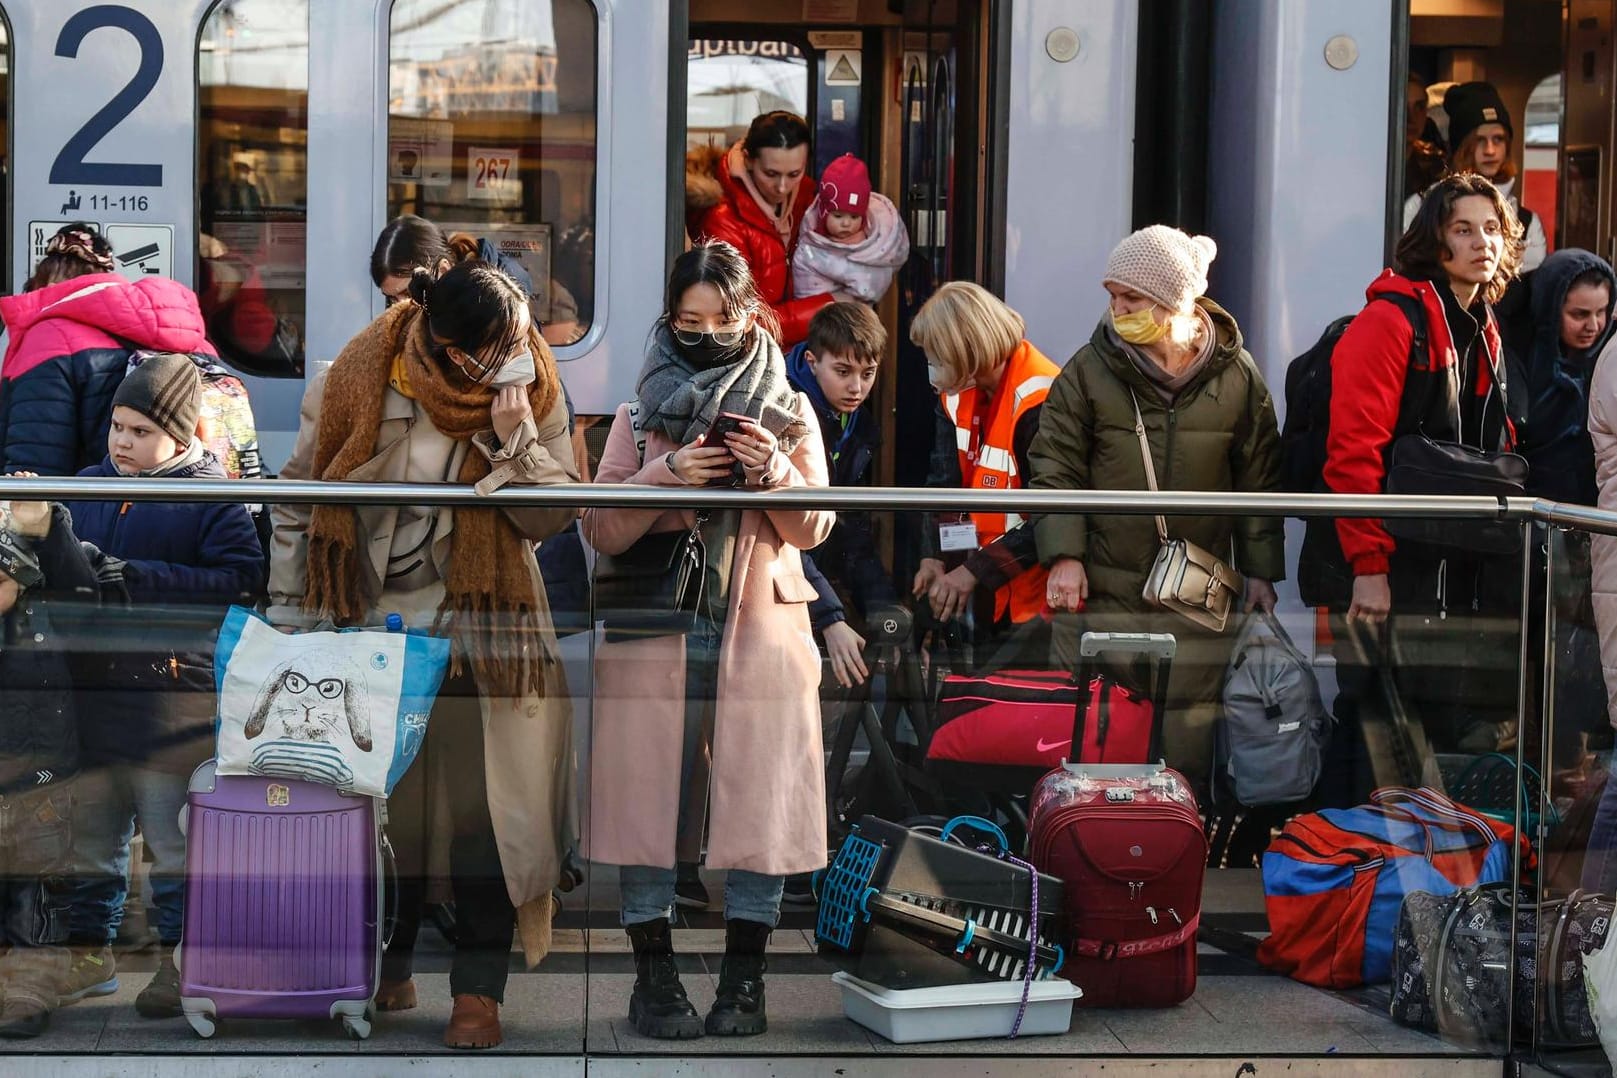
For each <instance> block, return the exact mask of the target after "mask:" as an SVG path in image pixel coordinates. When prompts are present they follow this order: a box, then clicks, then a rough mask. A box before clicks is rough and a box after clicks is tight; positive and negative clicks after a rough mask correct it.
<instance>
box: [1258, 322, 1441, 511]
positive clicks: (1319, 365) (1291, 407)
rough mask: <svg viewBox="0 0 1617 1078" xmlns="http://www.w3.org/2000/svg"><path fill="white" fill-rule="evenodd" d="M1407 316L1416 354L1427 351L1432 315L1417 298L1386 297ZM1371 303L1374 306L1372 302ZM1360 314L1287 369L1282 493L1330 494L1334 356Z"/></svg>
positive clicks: (1333, 327)
mask: <svg viewBox="0 0 1617 1078" xmlns="http://www.w3.org/2000/svg"><path fill="white" fill-rule="evenodd" d="M1376 299H1381V300H1386V301H1387V302H1389V303H1392V304H1394V305H1396V306H1397V307H1398V309H1399V310H1401V311H1403V312H1404V317H1405V318H1407V319H1409V324H1410V325H1411V326H1412V327H1414V330H1415V336H1414V339H1413V341H1412V342H1411V343H1410V354H1411V355H1414V356H1418V355H1420V354H1422V353H1423V352H1424V351H1425V350H1426V314H1425V311H1424V309H1423V308H1422V306H1421V303H1420V301H1419V300H1418V299H1415V298H1414V297H1412V296H1398V295H1381V296H1377V297H1376ZM1371 302H1374V300H1372V301H1371ZM1356 317H1358V316H1357V315H1351V314H1350V315H1344V316H1343V317H1341V318H1338V319H1337V320H1336V321H1334V322H1332V323H1331V324H1330V325H1328V326H1326V327H1325V332H1324V333H1322V334H1320V337H1319V340H1317V341H1315V342H1314V344H1313V347H1311V348H1309V349H1308V351H1306V352H1304V353H1303V354H1302V355H1300V356H1298V357H1297V358H1296V359H1294V360H1292V361H1291V363H1290V364H1289V365H1288V366H1287V367H1286V423H1285V426H1284V427H1282V428H1281V431H1280V451H1281V457H1280V459H1281V465H1280V488H1281V489H1282V490H1285V491H1287V492H1289V493H1293V494H1314V493H1317V492H1320V491H1323V490H1324V489H1325V478H1324V476H1325V447H1326V440H1327V437H1328V435H1329V434H1330V429H1331V354H1332V353H1333V352H1335V351H1336V344H1337V342H1338V341H1340V340H1341V339H1342V334H1343V333H1345V332H1347V328H1348V325H1349V324H1350V323H1352V321H1353V319H1354V318H1356Z"/></svg>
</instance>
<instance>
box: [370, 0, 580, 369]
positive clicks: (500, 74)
mask: <svg viewBox="0 0 1617 1078" xmlns="http://www.w3.org/2000/svg"><path fill="white" fill-rule="evenodd" d="M596 36H597V28H596V14H595V10H594V8H593V7H592V5H591V4H589V3H588V2H587V0H526V2H521V3H518V2H516V0H450V2H444V0H398V2H396V3H395V4H394V5H393V14H392V25H391V37H390V39H389V46H388V155H387V161H388V164H387V169H388V171H387V204H388V216H389V217H395V216H398V215H400V214H415V215H417V216H420V217H425V218H427V219H428V220H430V221H433V222H434V223H436V224H437V225H438V226H439V227H440V228H441V229H442V230H443V231H444V232H445V233H446V234H449V235H450V236H453V235H454V234H457V233H463V234H466V235H468V236H470V237H471V238H472V239H474V240H478V241H486V246H485V257H486V256H487V255H490V254H492V255H494V256H496V257H497V259H498V260H499V261H500V262H501V263H502V265H503V268H505V269H506V270H507V271H508V272H511V273H512V274H513V275H514V276H516V277H518V278H519V280H521V282H522V283H523V284H524V285H525V286H526V287H528V289H529V292H530V294H531V295H532V297H533V300H532V303H533V311H534V316H535V318H536V319H537V320H538V322H539V324H540V327H541V331H542V333H543V334H544V337H545V339H546V340H547V341H549V342H550V343H551V344H552V345H564V344H571V343H573V342H574V341H577V340H579V339H580V338H582V337H583V336H584V334H585V333H586V332H587V331H588V330H589V327H590V324H591V322H592V320H593V318H594V307H595V122H596V120H595V110H596V93H595V67H596V61H595V54H596ZM488 247H492V251H489V250H488V249H487V248H488ZM378 283H380V282H378Z"/></svg>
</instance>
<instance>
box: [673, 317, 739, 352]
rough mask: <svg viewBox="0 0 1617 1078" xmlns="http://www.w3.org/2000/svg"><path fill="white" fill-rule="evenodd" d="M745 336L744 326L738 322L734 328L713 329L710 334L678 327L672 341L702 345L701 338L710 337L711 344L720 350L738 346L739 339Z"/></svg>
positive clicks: (705, 331) (704, 331)
mask: <svg viewBox="0 0 1617 1078" xmlns="http://www.w3.org/2000/svg"><path fill="white" fill-rule="evenodd" d="M746 335H747V330H746V326H745V324H744V323H740V322H738V323H736V325H735V326H734V328H725V329H715V330H713V331H711V332H709V331H707V330H700V329H680V328H678V327H675V329H674V340H676V341H678V342H679V343H680V344H686V345H698V344H701V343H702V338H704V337H711V338H712V339H713V343H714V344H716V345H718V346H719V347H721V348H732V347H734V346H735V345H738V344H740V343H741V339H742V338H743V337H745V336H746Z"/></svg>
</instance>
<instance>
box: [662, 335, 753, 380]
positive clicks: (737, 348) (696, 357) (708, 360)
mask: <svg viewBox="0 0 1617 1078" xmlns="http://www.w3.org/2000/svg"><path fill="white" fill-rule="evenodd" d="M674 343H675V345H676V346H677V347H678V348H679V354H680V355H682V356H684V357H685V358H686V359H687V360H688V361H689V362H690V364H691V366H693V367H695V368H696V369H697V370H704V371H705V370H709V369H711V368H713V367H723V366H726V365H728V364H730V363H734V362H735V361H736V360H738V359H740V358H741V350H742V348H743V347H744V346H745V345H746V338H742V339H741V340H739V341H737V342H736V343H735V344H720V343H719V342H718V341H716V340H714V339H713V334H711V333H704V334H702V335H701V339H700V340H698V341H697V342H696V343H695V344H686V343H685V342H684V341H678V340H676V341H675V342H674Z"/></svg>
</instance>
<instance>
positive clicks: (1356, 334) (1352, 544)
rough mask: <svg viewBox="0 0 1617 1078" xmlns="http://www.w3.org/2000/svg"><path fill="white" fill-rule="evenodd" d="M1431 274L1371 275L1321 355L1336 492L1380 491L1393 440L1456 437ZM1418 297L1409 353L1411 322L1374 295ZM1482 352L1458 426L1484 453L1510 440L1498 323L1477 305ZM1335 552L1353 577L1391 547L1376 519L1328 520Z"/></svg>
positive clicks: (1383, 566) (1378, 569)
mask: <svg viewBox="0 0 1617 1078" xmlns="http://www.w3.org/2000/svg"><path fill="white" fill-rule="evenodd" d="M1439 287H1442V286H1439V285H1437V284H1434V283H1433V282H1431V281H1417V280H1411V279H1410V278H1408V277H1403V276H1400V275H1399V274H1396V273H1394V272H1393V271H1392V270H1386V271H1384V272H1383V273H1382V274H1381V276H1380V277H1377V278H1376V279H1375V280H1374V281H1373V282H1371V284H1370V287H1369V289H1367V290H1366V292H1365V295H1366V298H1367V302H1366V303H1365V306H1364V309H1363V310H1362V311H1360V312H1359V313H1358V315H1357V316H1355V317H1354V319H1353V321H1352V322H1351V323H1349V324H1348V328H1347V330H1346V331H1345V332H1344V333H1343V334H1342V338H1341V340H1339V341H1338V342H1337V344H1336V350H1335V351H1334V352H1332V353H1331V423H1330V433H1329V435H1328V436H1327V439H1326V450H1325V471H1324V474H1325V485H1326V486H1327V487H1328V488H1329V489H1330V490H1331V491H1332V492H1333V493H1336V494H1380V493H1382V492H1383V487H1384V484H1385V482H1386V477H1387V453H1388V451H1389V449H1390V448H1391V446H1392V443H1393V441H1394V440H1395V439H1397V438H1399V437H1402V436H1404V435H1406V434H1415V433H1417V432H1419V433H1424V434H1425V435H1426V436H1427V437H1429V438H1432V439H1435V440H1437V441H1448V442H1458V441H1461V440H1462V433H1463V432H1462V431H1460V429H1459V425H1458V424H1459V416H1460V412H1461V409H1460V400H1459V392H1460V389H1459V380H1458V378H1457V377H1456V375H1455V374H1454V372H1455V370H1456V369H1458V368H1459V366H1460V356H1459V354H1458V353H1457V352H1456V351H1455V347H1454V341H1453V338H1452V336H1451V335H1450V330H1449V323H1448V317H1447V313H1446V311H1445V308H1444V302H1443V298H1442V296H1440V295H1439V294H1438V288H1439ZM1383 294H1387V295H1401V296H1408V297H1411V298H1414V299H1416V300H1418V301H1419V302H1420V304H1421V306H1422V308H1423V310H1424V311H1425V313H1426V340H1427V354H1426V355H1425V356H1411V355H1410V354H1409V353H1410V345H1411V344H1412V343H1413V341H1414V335H1415V329H1414V327H1413V326H1411V325H1410V323H1409V319H1408V318H1407V317H1405V316H1404V313H1403V311H1402V310H1400V309H1399V307H1398V305H1397V304H1395V303H1373V302H1368V301H1369V300H1374V299H1375V298H1376V297H1377V296H1380V295H1383ZM1481 344H1482V349H1481V351H1482V353H1483V354H1482V355H1479V356H1478V359H1479V362H1478V363H1477V365H1476V372H1477V377H1476V381H1475V382H1473V383H1472V385H1471V386H1470V387H1469V391H1470V392H1471V393H1472V394H1474V396H1475V397H1476V398H1477V399H1478V400H1479V401H1480V405H1479V407H1480V411H1481V413H1482V415H1483V418H1484V421H1483V423H1482V427H1481V430H1480V432H1478V431H1470V432H1464V433H1465V437H1464V439H1463V440H1464V441H1465V443H1466V444H1467V445H1470V446H1473V447H1475V448H1479V449H1488V450H1494V449H1499V448H1503V447H1506V446H1508V445H1511V444H1513V443H1514V433H1513V432H1512V430H1511V427H1510V424H1509V422H1508V421H1507V417H1506V414H1505V409H1504V408H1501V407H1499V406H1498V400H1499V398H1498V395H1497V394H1495V392H1494V389H1495V386H1494V376H1495V372H1498V374H1499V376H1500V377H1501V378H1504V377H1505V372H1504V364H1503V361H1502V356H1501V351H1502V347H1501V344H1500V339H1499V327H1498V324H1497V323H1496V322H1495V321H1494V316H1493V311H1492V310H1491V309H1489V308H1488V307H1487V306H1486V305H1483V319H1482V334H1481ZM1336 534H1337V539H1338V540H1339V541H1340V543H1341V546H1342V554H1343V556H1344V557H1345V558H1346V559H1347V562H1348V564H1349V565H1350V566H1351V567H1352V570H1353V575H1354V576H1376V575H1379V574H1383V573H1386V572H1387V571H1388V568H1389V564H1390V559H1391V557H1392V554H1393V551H1394V549H1395V544H1394V543H1393V540H1392V536H1390V535H1388V534H1387V529H1386V528H1385V527H1384V526H1383V525H1382V523H1381V521H1379V520H1373V519H1363V520H1350V519H1346V518H1344V519H1341V520H1338V521H1337V522H1336Z"/></svg>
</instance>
